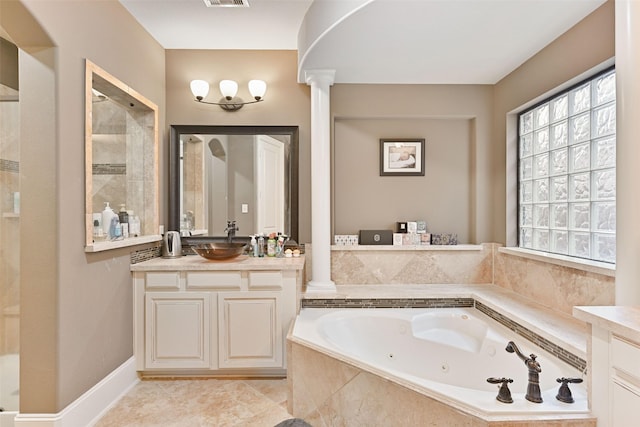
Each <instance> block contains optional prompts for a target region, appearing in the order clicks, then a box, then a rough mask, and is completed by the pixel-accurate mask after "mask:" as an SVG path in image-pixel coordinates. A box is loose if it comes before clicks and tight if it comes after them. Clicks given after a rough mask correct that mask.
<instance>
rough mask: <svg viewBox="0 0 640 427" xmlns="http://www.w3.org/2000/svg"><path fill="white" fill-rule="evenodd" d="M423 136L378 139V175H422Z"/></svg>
mask: <svg viewBox="0 0 640 427" xmlns="http://www.w3.org/2000/svg"><path fill="white" fill-rule="evenodd" d="M424 147H425V140H424V138H399V139H380V176H424Z"/></svg>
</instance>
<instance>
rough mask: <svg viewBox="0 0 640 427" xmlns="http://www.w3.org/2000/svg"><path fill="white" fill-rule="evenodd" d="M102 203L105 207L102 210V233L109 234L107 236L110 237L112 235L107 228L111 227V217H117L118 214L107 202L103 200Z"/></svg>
mask: <svg viewBox="0 0 640 427" xmlns="http://www.w3.org/2000/svg"><path fill="white" fill-rule="evenodd" d="M104 204H105V207H104V210H103V211H102V231H103V232H104V234H106V235H107V236H109V238H111V237H113V236H112V235H111V234H109V229H110V228H111V219H112V218H117V217H118V216H117V215H116V213H115V212H114V211H113V209H111V207H110V206H109V202H104Z"/></svg>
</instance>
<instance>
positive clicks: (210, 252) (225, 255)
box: [193, 242, 247, 260]
mask: <svg viewBox="0 0 640 427" xmlns="http://www.w3.org/2000/svg"><path fill="white" fill-rule="evenodd" d="M246 247H247V244H246V243H228V242H215V243H202V244H199V245H195V246H193V250H194V251H195V252H196V253H197V254H198V255H200V256H201V257H203V258H206V259H212V260H228V259H233V258H235V257H237V256H238V255H242V253H243V252H244V250H245V248H246Z"/></svg>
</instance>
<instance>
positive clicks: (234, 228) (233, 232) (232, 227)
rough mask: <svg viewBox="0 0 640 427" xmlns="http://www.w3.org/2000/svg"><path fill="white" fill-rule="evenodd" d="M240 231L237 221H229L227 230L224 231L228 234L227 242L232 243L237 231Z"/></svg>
mask: <svg viewBox="0 0 640 427" xmlns="http://www.w3.org/2000/svg"><path fill="white" fill-rule="evenodd" d="M239 230H240V229H239V228H238V227H237V226H236V222H235V220H234V221H227V228H225V229H224V231H225V232H226V233H227V242H229V243H232V242H233V238H234V237H235V236H236V231H239Z"/></svg>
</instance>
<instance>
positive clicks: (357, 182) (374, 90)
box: [331, 84, 498, 243]
mask: <svg viewBox="0 0 640 427" xmlns="http://www.w3.org/2000/svg"><path fill="white" fill-rule="evenodd" d="M492 106H493V88H492V86H488V85H457V86H452V85H420V86H415V85H356V84H337V85H335V86H333V88H332V90H331V112H332V115H333V123H332V126H333V130H334V138H333V152H334V160H333V182H332V185H333V203H332V204H333V206H332V208H333V216H334V218H333V223H334V231H335V233H337V234H357V232H358V230H360V229H394V228H395V222H396V221H407V220H409V221H411V220H415V219H421V220H425V221H426V222H427V226H428V227H429V229H430V230H431V231H432V232H440V233H458V237H459V241H460V243H482V242H490V241H492V240H493V236H494V233H493V230H492V226H493V222H492V218H493V216H494V215H495V212H494V210H495V206H494V204H493V203H492V200H491V197H490V196H491V194H492V193H493V183H492V182H491V180H490V178H491V173H492V170H493V169H494V168H496V167H498V165H496V164H495V163H494V161H493V158H494V156H493V150H494V146H493V144H492V138H491V120H492V118H491V112H492ZM380 138H425V140H426V149H425V154H426V162H425V176H424V177H381V176H379V157H378V156H379V139H380Z"/></svg>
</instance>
